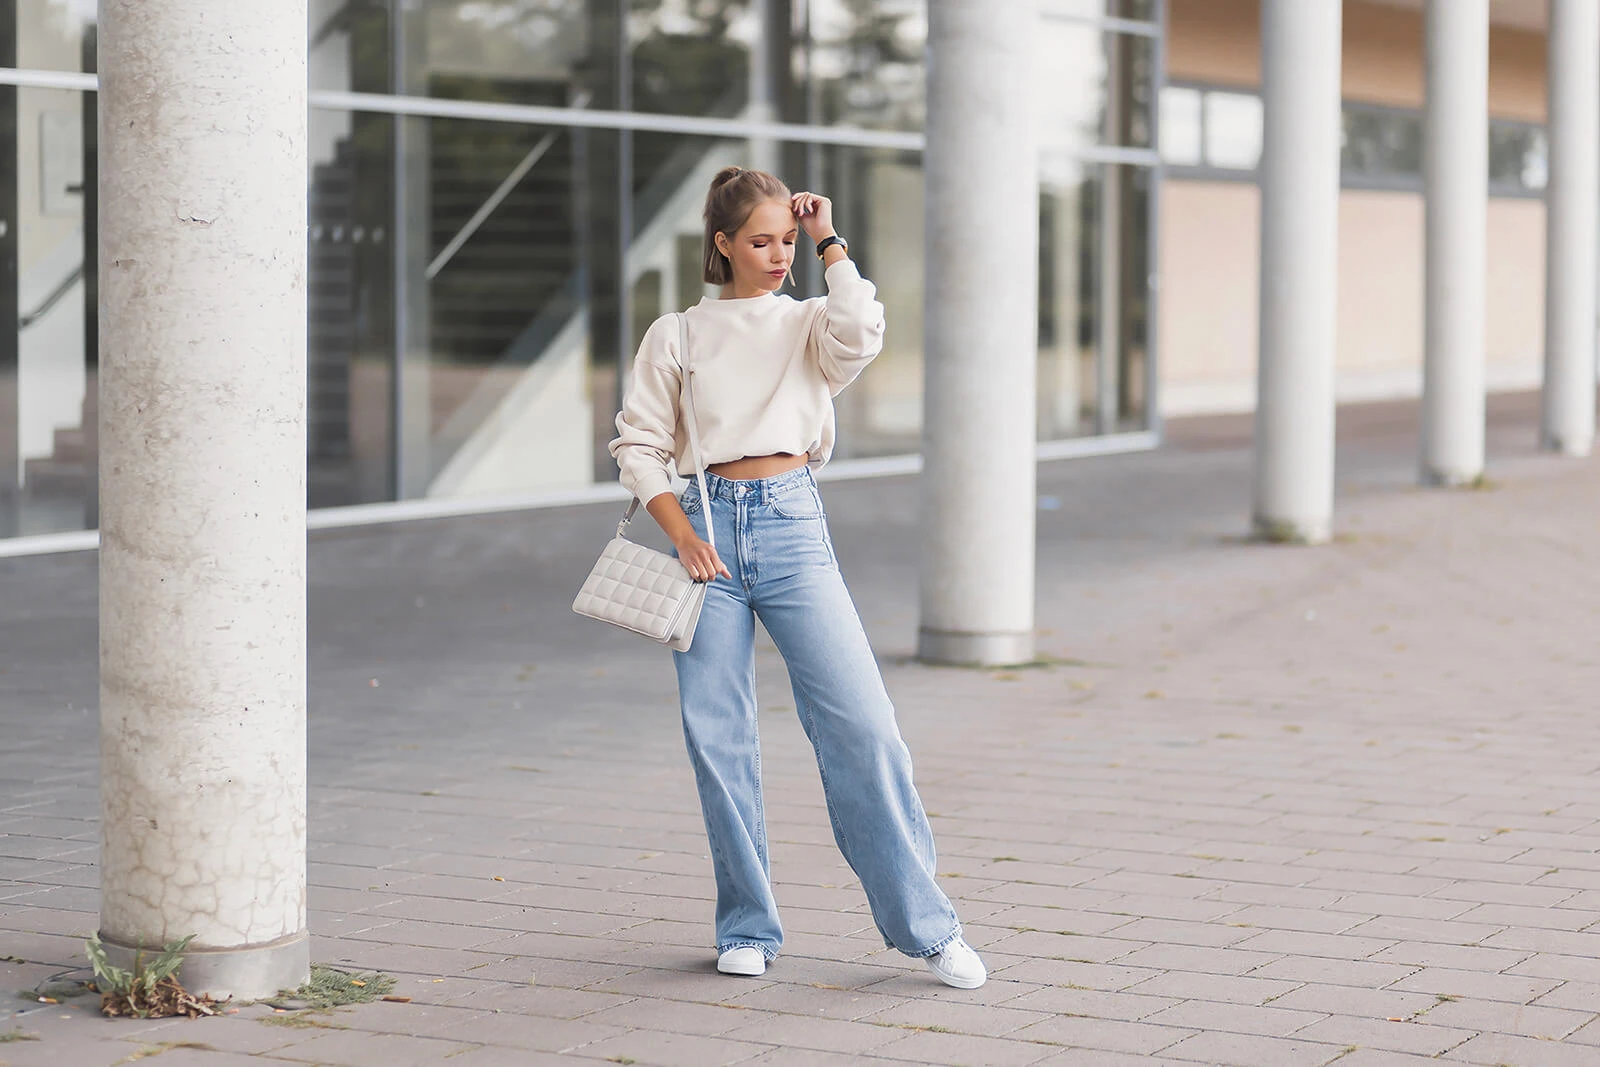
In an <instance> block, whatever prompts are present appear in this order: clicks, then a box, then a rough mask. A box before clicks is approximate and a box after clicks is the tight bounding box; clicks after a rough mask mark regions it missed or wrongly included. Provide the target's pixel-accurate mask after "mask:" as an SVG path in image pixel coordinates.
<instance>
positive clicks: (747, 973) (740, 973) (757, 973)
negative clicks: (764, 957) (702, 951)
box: [717, 960, 767, 978]
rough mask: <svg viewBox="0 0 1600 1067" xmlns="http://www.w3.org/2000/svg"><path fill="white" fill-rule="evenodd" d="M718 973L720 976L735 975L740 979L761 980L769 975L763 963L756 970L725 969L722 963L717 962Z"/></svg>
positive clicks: (742, 968)
mask: <svg viewBox="0 0 1600 1067" xmlns="http://www.w3.org/2000/svg"><path fill="white" fill-rule="evenodd" d="M717 973H718V974H731V975H735V976H737V977H739V978H759V977H761V976H762V975H763V974H766V973H767V965H766V964H765V963H763V964H761V965H760V966H759V967H756V968H754V969H751V968H749V967H724V966H723V965H722V961H720V960H718V961H717Z"/></svg>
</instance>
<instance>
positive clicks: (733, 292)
mask: <svg viewBox="0 0 1600 1067" xmlns="http://www.w3.org/2000/svg"><path fill="white" fill-rule="evenodd" d="M771 293H772V290H771V289H768V288H767V287H766V286H764V285H762V284H761V283H760V282H752V281H749V280H747V279H743V278H734V279H733V281H731V282H729V283H728V284H727V285H724V286H723V287H722V293H721V296H722V299H724V300H749V299H750V298H751V297H756V296H769V295H771Z"/></svg>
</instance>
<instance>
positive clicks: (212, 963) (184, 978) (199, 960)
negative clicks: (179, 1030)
mask: <svg viewBox="0 0 1600 1067" xmlns="http://www.w3.org/2000/svg"><path fill="white" fill-rule="evenodd" d="M100 942H101V944H103V945H105V947H106V958H107V959H109V960H110V961H111V962H112V963H114V964H116V965H117V966H118V967H122V968H124V969H126V970H130V971H131V970H132V969H133V960H134V956H135V955H137V954H141V953H142V954H143V956H144V958H145V960H147V961H148V960H149V959H150V957H151V955H152V954H153V953H152V952H151V950H150V949H149V948H148V947H140V946H136V945H129V944H126V943H125V942H122V941H119V940H118V939H116V938H114V937H107V936H106V935H105V934H104V933H102V934H101V935H100ZM159 951H160V946H157V947H156V952H159ZM310 978H311V936H310V935H309V934H308V933H306V932H305V931H304V930H302V931H301V932H299V933H297V934H290V935H289V936H288V937H281V938H279V939H278V940H276V941H269V942H267V943H265V944H261V945H244V946H241V947H239V948H191V949H189V950H188V951H187V952H185V953H184V954H183V966H181V967H180V968H178V981H179V982H180V983H182V985H183V988H185V989H187V990H188V991H189V992H191V993H193V994H194V995H195V996H202V995H207V996H212V997H216V998H217V999H219V1000H221V999H223V998H226V997H236V998H238V999H240V1000H257V999H260V998H261V997H270V996H272V995H273V994H274V993H277V992H279V991H280V990H284V989H299V988H300V987H301V986H302V985H305V983H306V982H308V981H309V980H310Z"/></svg>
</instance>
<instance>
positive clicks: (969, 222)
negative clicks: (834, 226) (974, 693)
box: [918, 0, 1039, 664]
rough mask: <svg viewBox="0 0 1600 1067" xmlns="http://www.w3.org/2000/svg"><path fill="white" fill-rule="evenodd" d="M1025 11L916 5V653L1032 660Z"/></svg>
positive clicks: (1028, 19) (1033, 155)
mask: <svg viewBox="0 0 1600 1067" xmlns="http://www.w3.org/2000/svg"><path fill="white" fill-rule="evenodd" d="M1038 18H1039V16H1038V13H1037V8H1036V6H1035V2H1034V0H1006V3H1003V4H996V3H991V2H989V0H940V2H939V3H935V4H930V5H929V6H928V53H929V62H928V123H927V135H928V145H927V154H926V157H925V163H924V168H925V174H926V181H927V203H926V208H925V210H926V229H927V259H926V262H927V268H926V286H927V288H926V294H925V306H924V311H923V314H924V316H925V321H926V330H925V333H924V336H925V337H926V338H927V341H926V345H925V352H926V356H925V358H926V361H927V362H926V368H925V375H924V380H925V399H924V408H923V412H924V415H923V417H924V428H923V457H924V464H925V465H924V469H923V475H922V523H921V526H922V584H921V594H922V595H921V630H920V634H919V638H918V655H919V656H921V658H923V659H925V660H929V661H933V662H941V663H983V664H1001V663H1022V662H1025V661H1027V660H1030V659H1032V658H1033V630H1034V622H1033V612H1034V524H1035V507H1036V505H1035V497H1036V478H1035V475H1036V458H1035V453H1036V443H1037V442H1036V438H1037V430H1036V419H1037V413H1036V411H1035V407H1034V393H1035V388H1036V386H1035V367H1036V364H1037V362H1038V301H1039V295H1038V259H1039V254H1038V248H1039V159H1038V136H1039V135H1038V128H1037V124H1036V122H1035V114H1034V109H1033V104H1032V101H1033V100H1034V99H1035V97H1036V96H1037V93H1038V91H1039V89H1038V85H1037V83H1036V82H1035V79H1034V71H1033V66H1034V63H1033V53H1034V42H1035V40H1036V39H1037V37H1038V33H1039V25H1038Z"/></svg>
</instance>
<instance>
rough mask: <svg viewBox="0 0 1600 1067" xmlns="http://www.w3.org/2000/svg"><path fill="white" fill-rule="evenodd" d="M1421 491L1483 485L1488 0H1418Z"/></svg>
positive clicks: (1487, 169)
mask: <svg viewBox="0 0 1600 1067" xmlns="http://www.w3.org/2000/svg"><path fill="white" fill-rule="evenodd" d="M1426 24H1427V44H1426V54H1427V59H1426V68H1427V112H1426V116H1425V122H1424V126H1423V169H1424V181H1425V182H1426V194H1427V195H1426V198H1425V203H1426V208H1425V210H1426V219H1427V221H1426V230H1427V266H1426V271H1425V275H1426V289H1427V297H1426V299H1427V312H1426V326H1425V330H1424V333H1425V344H1424V349H1425V355H1424V359H1423V386H1422V482H1423V484H1425V485H1470V484H1472V483H1474V482H1476V481H1478V479H1480V478H1481V477H1482V476H1483V433H1484V430H1483V420H1484V400H1483V389H1484V382H1483V363H1484V271H1485V269H1486V263H1485V248H1486V240H1487V238H1486V232H1487V231H1486V227H1487V219H1488V205H1489V0H1428V8H1427V16H1426Z"/></svg>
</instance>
